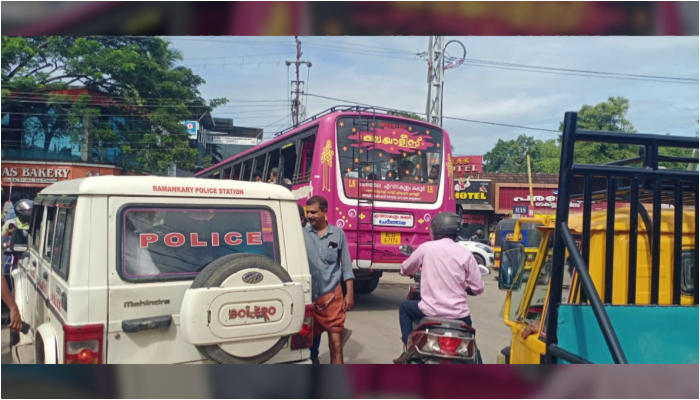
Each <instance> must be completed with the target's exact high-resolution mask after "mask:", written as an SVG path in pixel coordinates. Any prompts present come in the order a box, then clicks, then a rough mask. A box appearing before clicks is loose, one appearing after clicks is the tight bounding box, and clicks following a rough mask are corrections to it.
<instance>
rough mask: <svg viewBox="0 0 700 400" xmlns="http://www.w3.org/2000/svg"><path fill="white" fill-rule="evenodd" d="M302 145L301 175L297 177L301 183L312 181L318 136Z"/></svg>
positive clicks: (306, 140)
mask: <svg viewBox="0 0 700 400" xmlns="http://www.w3.org/2000/svg"><path fill="white" fill-rule="evenodd" d="M301 143H302V144H301V164H300V165H299V174H298V175H297V176H298V177H299V179H298V180H299V181H300V182H308V181H309V180H310V179H311V166H312V165H313V160H314V145H315V144H316V135H313V136H310V137H308V138H306V139H304V140H303V141H302V142H301Z"/></svg>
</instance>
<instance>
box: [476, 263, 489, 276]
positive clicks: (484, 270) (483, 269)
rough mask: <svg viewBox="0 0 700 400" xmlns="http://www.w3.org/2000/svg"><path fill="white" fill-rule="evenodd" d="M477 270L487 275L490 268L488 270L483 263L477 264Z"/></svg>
mask: <svg viewBox="0 0 700 400" xmlns="http://www.w3.org/2000/svg"><path fill="white" fill-rule="evenodd" d="M479 271H481V275H482V276H484V275H489V274H490V273H491V270H489V269H488V268H487V267H485V266H483V265H479Z"/></svg>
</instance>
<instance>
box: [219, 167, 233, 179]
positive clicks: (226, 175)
mask: <svg viewBox="0 0 700 400" xmlns="http://www.w3.org/2000/svg"><path fill="white" fill-rule="evenodd" d="M231 168H232V167H226V169H224V174H223V176H222V177H221V179H231Z"/></svg>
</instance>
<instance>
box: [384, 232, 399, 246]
mask: <svg viewBox="0 0 700 400" xmlns="http://www.w3.org/2000/svg"><path fill="white" fill-rule="evenodd" d="M382 244H401V233H399V232H382Z"/></svg>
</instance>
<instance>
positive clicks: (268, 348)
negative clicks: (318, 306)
mask: <svg viewBox="0 0 700 400" xmlns="http://www.w3.org/2000/svg"><path fill="white" fill-rule="evenodd" d="M303 320H304V290H303V287H302V285H301V283H298V282H294V281H293V280H292V278H291V277H290V276H289V274H288V273H287V271H286V270H285V269H284V268H283V267H282V266H281V265H279V264H278V263H276V262H275V261H274V260H272V259H270V258H267V257H263V256H260V255H255V254H231V255H227V256H224V257H221V258H219V259H217V260H215V261H213V262H212V263H211V264H209V265H208V266H207V267H205V268H204V269H203V270H202V272H200V273H199V275H198V276H197V278H195V280H194V282H192V286H190V288H189V289H188V290H187V292H186V293H185V297H184V299H183V301H182V309H181V312H180V326H181V329H182V331H183V336H184V339H185V341H186V342H187V343H190V344H193V345H195V346H196V347H197V349H198V350H199V351H200V352H201V353H202V354H203V355H205V356H206V357H207V358H209V359H210V360H212V361H214V362H216V363H220V364H260V363H264V362H266V361H268V360H269V359H271V358H272V357H274V356H275V354H277V353H278V352H279V351H280V350H282V348H284V346H285V345H286V343H287V340H289V337H290V336H291V335H294V334H297V333H299V330H300V329H301V327H302V324H303Z"/></svg>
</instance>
